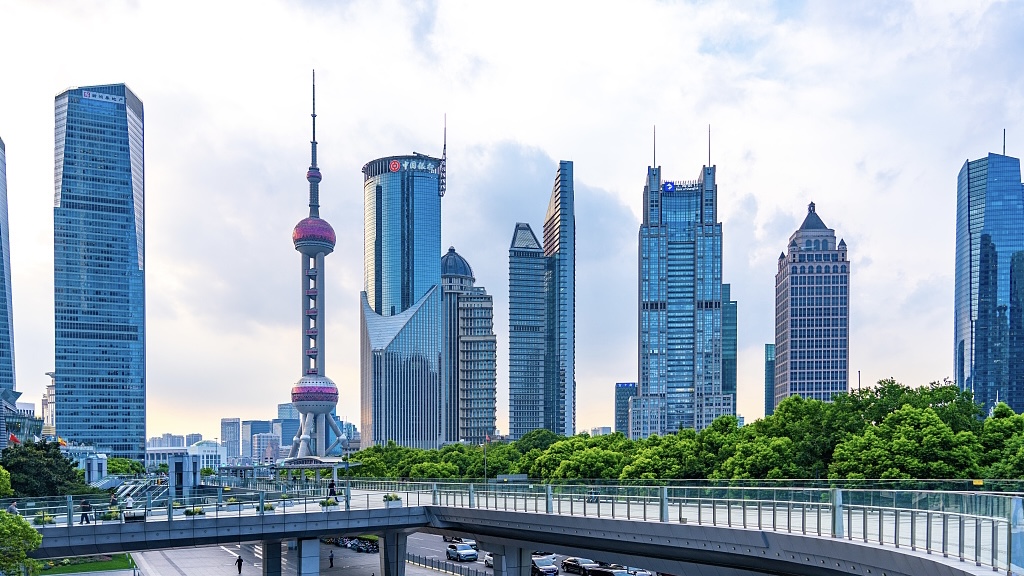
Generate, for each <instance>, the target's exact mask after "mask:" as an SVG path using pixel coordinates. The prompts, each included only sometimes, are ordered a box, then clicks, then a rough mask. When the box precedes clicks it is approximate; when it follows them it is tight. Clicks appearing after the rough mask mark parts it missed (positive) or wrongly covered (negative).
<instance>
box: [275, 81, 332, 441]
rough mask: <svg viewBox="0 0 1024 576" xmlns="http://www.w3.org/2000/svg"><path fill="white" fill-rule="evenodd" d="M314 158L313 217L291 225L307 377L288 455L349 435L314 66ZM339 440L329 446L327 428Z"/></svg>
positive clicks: (298, 396) (295, 398)
mask: <svg viewBox="0 0 1024 576" xmlns="http://www.w3.org/2000/svg"><path fill="white" fill-rule="evenodd" d="M312 116H313V140H312V141H311V142H310V145H311V146H312V159H311V161H310V165H309V171H308V172H306V180H307V181H308V182H309V217H308V218H304V219H302V220H301V221H300V222H299V223H298V224H296V225H295V229H294V230H293V231H292V243H294V244H295V249H296V250H298V251H299V253H300V254H301V255H302V378H301V379H299V381H298V382H296V383H295V386H293V387H292V405H293V406H295V409H296V410H298V411H299V414H300V420H299V431H298V432H297V433H296V434H295V439H294V440H293V441H292V448H291V450H290V452H289V454H288V457H289V458H302V457H310V456H312V457H321V456H326V455H327V453H328V452H330V451H331V450H332V449H333V448H334V445H336V444H339V443H340V442H341V441H342V440H343V439H344V436H343V435H342V433H341V430H340V429H339V428H338V424H337V422H335V421H334V418H332V417H330V413H331V410H333V409H334V408H335V406H337V405H338V387H337V386H336V385H335V384H334V382H333V381H332V380H331V379H330V378H328V377H327V376H325V375H324V365H323V354H324V292H323V291H324V257H326V256H327V255H328V254H330V253H331V252H333V251H334V244H335V241H336V237H335V234H334V228H332V227H331V225H330V224H328V223H327V221H326V220H323V219H321V218H320V179H321V176H320V170H319V169H318V168H317V166H316V72H315V71H314V72H313V114H312ZM328 426H329V427H330V428H331V430H333V431H334V434H335V436H336V438H337V439H336V440H335V441H334V444H332V445H331V446H329V447H326V449H325V445H326V443H327V438H326V434H325V433H326V430H327V427H328Z"/></svg>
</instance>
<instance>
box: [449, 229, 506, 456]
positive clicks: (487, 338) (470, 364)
mask: <svg viewBox="0 0 1024 576" xmlns="http://www.w3.org/2000/svg"><path fill="white" fill-rule="evenodd" d="M475 283H476V278H475V277H474V276H473V269H472V268H471V267H470V266H469V262H467V261H466V259H465V258H463V257H462V256H460V255H459V254H458V253H457V252H456V251H455V248H449V249H448V253H447V254H445V255H444V256H442V257H441V325H442V327H443V330H444V336H443V339H442V343H443V348H442V360H443V370H442V375H443V378H442V382H443V384H442V387H441V393H442V395H443V396H442V401H441V408H442V413H443V419H442V422H443V427H444V436H445V442H468V443H470V444H482V443H484V441H485V440H486V439H487V437H488V436H492V435H494V433H495V430H494V428H495V423H496V414H495V410H496V408H497V406H496V402H497V399H496V398H497V375H496V368H497V339H496V338H495V336H494V302H493V299H492V298H491V296H490V294H488V293H487V291H486V290H484V288H483V287H482V286H476V285H475Z"/></svg>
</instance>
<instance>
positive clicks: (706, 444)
mask: <svg viewBox="0 0 1024 576" xmlns="http://www.w3.org/2000/svg"><path fill="white" fill-rule="evenodd" d="M681 432H682V431H681ZM739 440H740V428H739V420H738V419H737V418H736V417H735V416H721V417H719V418H715V421H714V422H712V423H711V426H708V427H707V428H705V429H703V430H701V431H700V433H699V434H697V441H698V443H699V444H700V456H699V458H700V461H701V466H702V467H703V468H704V472H705V474H706V475H708V476H710V475H711V474H712V473H713V472H714V471H715V470H717V469H718V467H719V466H721V465H722V463H723V462H725V461H726V460H728V459H729V457H730V456H732V455H733V453H735V452H736V444H737V443H738V442H739Z"/></svg>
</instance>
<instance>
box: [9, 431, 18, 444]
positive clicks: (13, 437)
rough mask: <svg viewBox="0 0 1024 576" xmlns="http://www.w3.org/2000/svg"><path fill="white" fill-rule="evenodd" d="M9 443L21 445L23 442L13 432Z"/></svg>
mask: <svg viewBox="0 0 1024 576" xmlns="http://www.w3.org/2000/svg"><path fill="white" fill-rule="evenodd" d="M7 441H8V442H10V443H11V444H21V440H18V437H17V436H15V435H14V432H11V437H10V438H8V439H7Z"/></svg>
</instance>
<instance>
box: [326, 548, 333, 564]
mask: <svg viewBox="0 0 1024 576" xmlns="http://www.w3.org/2000/svg"><path fill="white" fill-rule="evenodd" d="M327 559H328V560H330V561H331V566H330V567H331V568H334V550H331V554H330V555H329V556H328V557H327Z"/></svg>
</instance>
